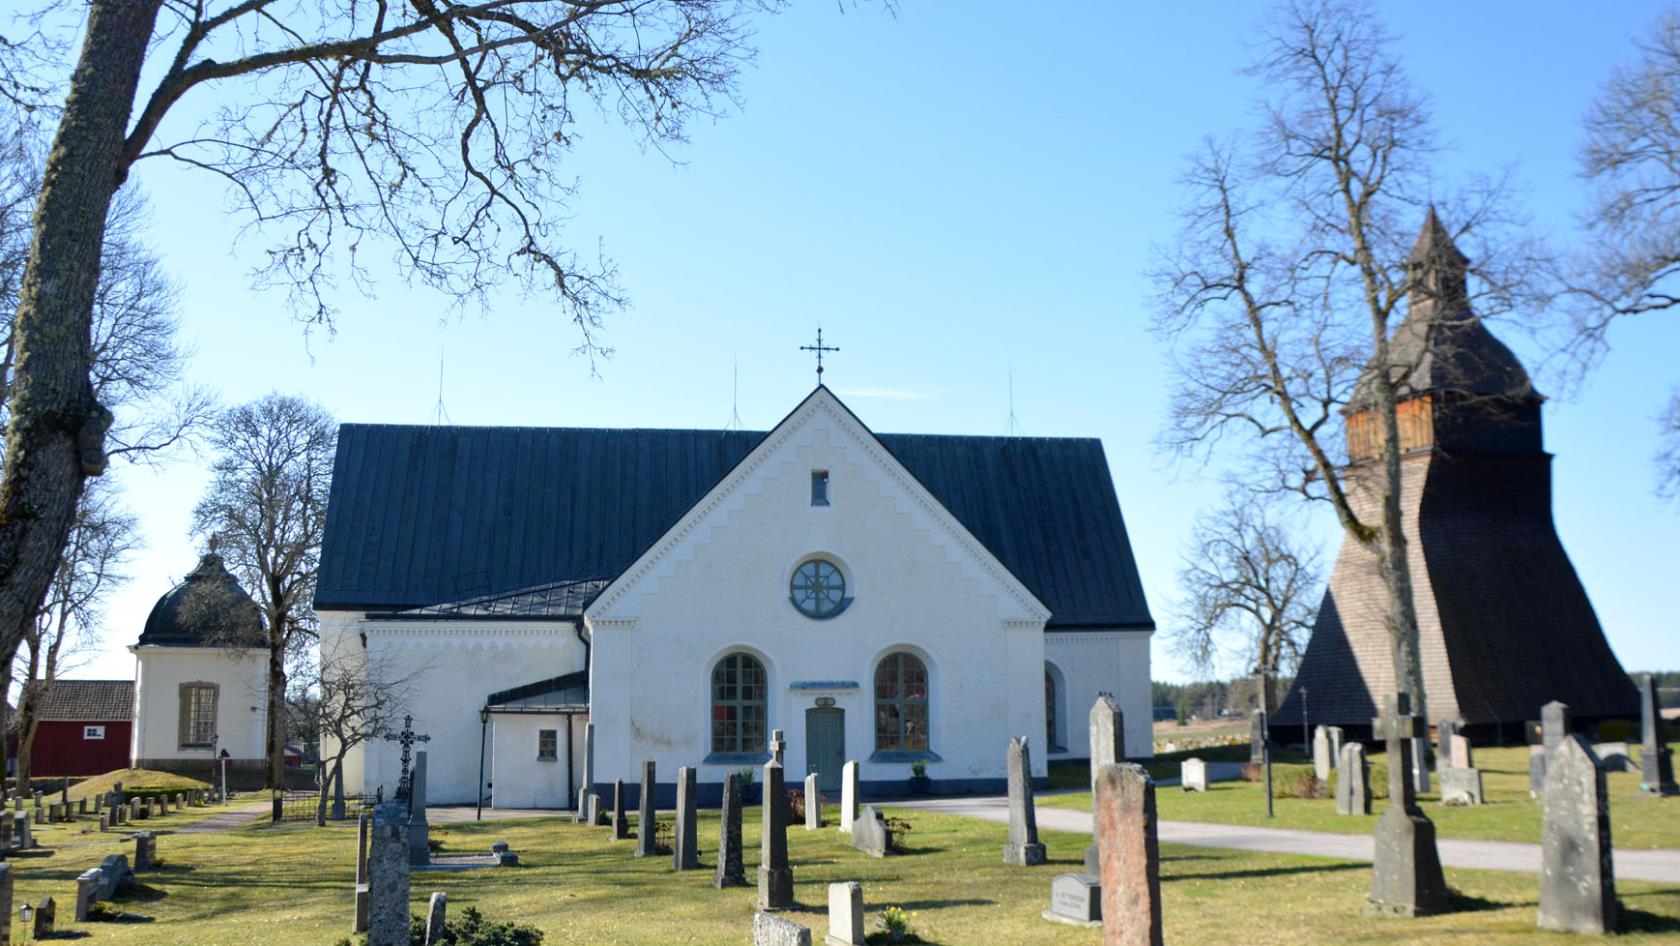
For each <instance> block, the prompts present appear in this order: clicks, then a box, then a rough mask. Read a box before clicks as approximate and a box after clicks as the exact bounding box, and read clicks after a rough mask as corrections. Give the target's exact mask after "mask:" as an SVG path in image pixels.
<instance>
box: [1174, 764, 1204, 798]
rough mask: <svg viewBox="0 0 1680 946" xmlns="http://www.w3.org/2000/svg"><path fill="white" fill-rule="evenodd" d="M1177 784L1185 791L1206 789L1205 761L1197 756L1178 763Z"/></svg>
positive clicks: (1202, 790)
mask: <svg viewBox="0 0 1680 946" xmlns="http://www.w3.org/2000/svg"><path fill="white" fill-rule="evenodd" d="M1178 784H1179V786H1180V787H1182V788H1183V789H1184V790H1185V791H1187V792H1205V791H1207V763H1206V762H1203V761H1202V760H1201V759H1198V758H1189V759H1185V760H1184V761H1183V762H1181V763H1179V766H1178Z"/></svg>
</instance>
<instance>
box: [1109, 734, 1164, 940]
mask: <svg viewBox="0 0 1680 946" xmlns="http://www.w3.org/2000/svg"><path fill="white" fill-rule="evenodd" d="M1093 804H1094V807H1095V814H1096V824H1097V856H1098V858H1099V863H1100V864H1101V866H1102V877H1101V881H1100V882H1101V884H1102V921H1103V944H1104V946H1161V850H1160V844H1159V842H1158V840H1157V837H1156V823H1155V784H1154V783H1153V782H1151V781H1150V780H1149V773H1148V772H1145V771H1144V769H1143V766H1141V765H1134V764H1130V763H1122V764H1119V765H1105V766H1103V768H1102V771H1101V772H1100V773H1098V776H1097V793H1096V797H1095V800H1094V803H1093Z"/></svg>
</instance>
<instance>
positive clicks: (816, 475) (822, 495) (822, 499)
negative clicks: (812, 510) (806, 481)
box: [811, 470, 828, 506]
mask: <svg viewBox="0 0 1680 946" xmlns="http://www.w3.org/2000/svg"><path fill="white" fill-rule="evenodd" d="M811 505H813V506H826V505H828V471H827V470H812V471H811Z"/></svg>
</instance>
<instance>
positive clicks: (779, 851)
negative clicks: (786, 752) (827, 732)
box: [758, 730, 793, 910]
mask: <svg viewBox="0 0 1680 946" xmlns="http://www.w3.org/2000/svg"><path fill="white" fill-rule="evenodd" d="M779 732H780V730H778V733H779ZM787 823H788V798H787V783H786V782H785V781H784V779H783V775H782V764H781V763H780V762H777V761H776V760H775V759H774V758H772V759H771V760H770V761H769V762H766V763H764V804H763V808H762V821H761V822H760V824H761V829H762V830H761V831H760V832H759V838H760V841H759V854H758V908H759V909H760V910H785V909H787V908H788V907H791V906H793V868H791V867H789V866H788V854H787Z"/></svg>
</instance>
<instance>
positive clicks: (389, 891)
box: [367, 802, 409, 946]
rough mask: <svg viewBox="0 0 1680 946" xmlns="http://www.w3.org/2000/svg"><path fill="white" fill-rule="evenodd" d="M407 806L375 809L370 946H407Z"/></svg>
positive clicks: (370, 863)
mask: <svg viewBox="0 0 1680 946" xmlns="http://www.w3.org/2000/svg"><path fill="white" fill-rule="evenodd" d="M408 821H409V813H408V805H406V804H405V803H403V802H391V803H389V804H382V805H378V806H376V807H375V808H374V809H373V825H372V827H371V830H370V831H369V850H368V939H367V946H408V862H409V844H408Z"/></svg>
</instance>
